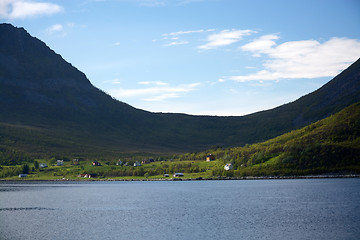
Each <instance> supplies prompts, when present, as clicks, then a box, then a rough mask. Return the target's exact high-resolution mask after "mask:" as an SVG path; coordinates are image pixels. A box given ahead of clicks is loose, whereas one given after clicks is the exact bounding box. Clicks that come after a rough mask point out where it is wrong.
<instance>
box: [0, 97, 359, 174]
mask: <svg viewBox="0 0 360 240" xmlns="http://www.w3.org/2000/svg"><path fill="white" fill-rule="evenodd" d="M209 153H211V154H212V155H213V156H214V157H215V160H214V161H210V162H207V161H205V159H206V156H207V155H208V154H209ZM359 156H360V102H359V103H356V104H353V105H351V106H350V107H347V108H345V109H343V110H342V111H340V112H339V113H337V114H334V115H332V116H330V117H328V118H326V119H323V120H320V121H318V122H316V123H314V124H311V125H309V126H306V127H304V128H302V129H299V130H294V131H292V132H289V133H286V134H283V135H281V136H279V137H276V138H273V139H271V140H268V141H265V142H262V143H258V144H253V145H246V146H244V147H236V148H226V149H222V148H217V149H212V150H209V151H206V152H200V153H188V154H183V155H173V156H156V155H152V156H151V158H149V157H150V156H149V155H146V154H144V155H139V154H138V155H135V154H129V155H128V156H122V157H121V158H120V160H121V164H120V165H119V164H117V163H118V160H119V159H111V158H105V157H103V158H99V159H98V161H99V162H100V163H101V165H102V166H95V167H94V166H92V161H90V159H84V158H80V160H79V162H77V164H74V162H73V161H71V160H72V159H69V158H66V157H65V158H64V157H63V158H61V159H63V160H64V166H57V165H56V159H57V158H55V157H53V158H49V159H36V160H34V159H33V158H31V157H30V156H29V155H27V154H24V153H22V152H18V151H11V150H7V149H4V148H0V165H2V167H0V178H6V179H17V175H18V174H20V173H23V172H26V173H29V175H28V176H27V177H26V179H47V180H49V179H62V178H66V179H77V180H79V179H81V178H80V177H78V176H79V175H81V174H83V175H84V174H93V175H94V176H96V178H97V179H108V178H110V179H144V178H150V179H151V178H166V177H164V176H163V174H169V175H170V176H171V175H172V174H173V173H175V172H182V173H184V178H192V179H195V178H202V179H207V178H218V177H247V176H293V175H309V174H323V173H334V174H349V173H360V157H359ZM143 159H153V160H152V161H151V162H150V161H148V162H147V163H144V164H143V165H142V166H137V167H135V166H133V164H134V163H136V162H137V161H138V162H141V161H142V160H143ZM39 162H42V163H46V164H47V165H48V166H49V167H47V168H44V169H39V166H38V164H39ZM228 163H231V164H232V166H233V167H234V168H233V169H232V170H228V171H226V170H224V165H225V164H228Z"/></svg>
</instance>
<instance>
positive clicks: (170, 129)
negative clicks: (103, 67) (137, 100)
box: [0, 24, 360, 154]
mask: <svg viewBox="0 0 360 240" xmlns="http://www.w3.org/2000/svg"><path fill="white" fill-rule="evenodd" d="M359 66H360V60H358V61H357V62H356V63H354V64H353V65H352V66H350V67H349V68H348V69H347V70H345V71H343V72H342V73H341V74H339V75H338V76H337V77H335V78H334V79H333V80H332V81H330V82H329V83H328V84H326V85H324V86H323V87H322V88H320V89H319V90H317V91H315V92H313V93H310V94H308V95H306V96H304V97H302V98H300V99H298V100H296V101H294V102H292V103H289V104H285V105H283V106H280V107H277V108H275V109H271V110H268V111H262V112H258V113H254V114H251V115H247V116H242V117H211V116H191V115H184V114H161V113H150V112H146V111H143V110H139V109H135V108H133V107H131V106H129V105H128V104H125V103H123V102H120V101H117V100H114V99H113V98H111V97H110V96H109V95H107V94H105V93H104V92H102V91H101V90H99V89H97V88H95V87H94V86H93V85H92V84H91V83H90V81H89V80H88V79H87V78H86V76H85V74H84V73H82V72H80V71H79V70H77V69H76V68H75V67H73V66H72V65H71V64H70V63H68V62H66V61H65V60H64V59H63V58H62V57H61V56H60V55H59V54H57V53H55V52H54V51H53V50H51V49H50V48H49V47H48V46H46V44H45V43H43V42H42V41H40V40H39V39H37V38H35V37H32V36H30V34H29V33H27V32H26V30H25V29H23V28H17V27H14V26H12V25H10V24H0V136H1V137H0V147H1V146H6V145H7V144H8V142H10V143H11V142H16V144H17V146H14V145H13V144H12V145H11V147H15V148H16V147H18V148H19V149H20V148H24V146H26V148H27V149H29V150H28V151H29V152H34V151H45V152H49V151H50V150H51V151H60V152H68V151H70V149H72V150H71V152H76V151H83V152H84V151H96V152H101V153H104V152H107V153H110V154H114V153H119V152H144V151H148V152H188V151H199V150H204V149H208V148H210V147H213V146H225V147H228V146H241V145H245V144H247V143H255V142H259V141H263V140H267V139H269V138H272V137H275V136H278V135H280V134H283V133H285V132H287V131H291V130H294V129H297V128H300V127H303V126H305V125H307V124H309V123H311V122H315V121H317V120H320V119H323V118H325V117H327V116H329V115H331V114H334V113H336V112H337V111H340V110H341V109H342V108H345V107H347V106H349V105H351V104H353V103H355V102H358V101H360V67H359ZM2 126H3V127H2ZM34 126H35V127H36V129H37V132H34V131H33V129H34V128H33V127H34ZM19 128H20V129H19ZM25 130H26V131H27V132H26V134H24V132H25ZM2 136H7V137H5V138H2ZM8 139H11V140H9V141H8ZM13 139H15V140H13ZM29 139H30V140H29ZM34 139H41V141H40V142H39V141H37V142H36V144H34V143H33V140H34ZM2 141H3V142H2ZM39 149H40V150H39Z"/></svg>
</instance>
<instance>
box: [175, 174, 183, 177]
mask: <svg viewBox="0 0 360 240" xmlns="http://www.w3.org/2000/svg"><path fill="white" fill-rule="evenodd" d="M173 176H174V177H183V176H184V174H183V173H174V175H173Z"/></svg>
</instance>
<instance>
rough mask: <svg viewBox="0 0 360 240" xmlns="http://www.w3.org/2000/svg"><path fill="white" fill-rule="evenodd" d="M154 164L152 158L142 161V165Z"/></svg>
mask: <svg viewBox="0 0 360 240" xmlns="http://www.w3.org/2000/svg"><path fill="white" fill-rule="evenodd" d="M152 162H155V161H154V159H152V158H149V159H144V160H142V161H141V164H149V163H152Z"/></svg>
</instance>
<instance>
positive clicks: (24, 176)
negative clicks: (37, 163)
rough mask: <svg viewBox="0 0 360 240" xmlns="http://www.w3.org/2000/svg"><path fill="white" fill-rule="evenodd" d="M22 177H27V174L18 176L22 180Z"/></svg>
mask: <svg viewBox="0 0 360 240" xmlns="http://www.w3.org/2000/svg"><path fill="white" fill-rule="evenodd" d="M23 177H27V174H25V173H21V174H19V178H23Z"/></svg>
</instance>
